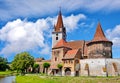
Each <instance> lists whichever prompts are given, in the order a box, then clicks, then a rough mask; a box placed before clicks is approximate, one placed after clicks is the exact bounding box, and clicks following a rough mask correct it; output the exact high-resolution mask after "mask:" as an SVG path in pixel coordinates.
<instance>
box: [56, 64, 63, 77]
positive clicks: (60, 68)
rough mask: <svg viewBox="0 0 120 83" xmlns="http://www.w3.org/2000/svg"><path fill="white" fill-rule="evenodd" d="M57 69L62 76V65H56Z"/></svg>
mask: <svg viewBox="0 0 120 83" xmlns="http://www.w3.org/2000/svg"><path fill="white" fill-rule="evenodd" d="M57 67H58V69H59V70H60V73H61V75H62V67H63V65H62V64H58V65H57Z"/></svg>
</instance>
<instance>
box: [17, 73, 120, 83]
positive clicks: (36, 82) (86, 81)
mask: <svg viewBox="0 0 120 83" xmlns="http://www.w3.org/2000/svg"><path fill="white" fill-rule="evenodd" d="M16 82H17V83H120V77H108V78H107V77H56V76H40V75H28V76H17V77H16Z"/></svg>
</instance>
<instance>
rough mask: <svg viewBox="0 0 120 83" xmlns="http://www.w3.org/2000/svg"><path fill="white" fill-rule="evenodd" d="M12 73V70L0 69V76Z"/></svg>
mask: <svg viewBox="0 0 120 83" xmlns="http://www.w3.org/2000/svg"><path fill="white" fill-rule="evenodd" d="M12 73H13V72H12V71H0V76H3V75H11V74H12Z"/></svg>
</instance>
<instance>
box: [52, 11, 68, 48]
mask: <svg viewBox="0 0 120 83" xmlns="http://www.w3.org/2000/svg"><path fill="white" fill-rule="evenodd" d="M61 39H64V40H66V29H65V27H64V24H63V20H62V13H61V10H60V11H59V14H58V19H57V23H56V25H55V26H54V29H53V32H52V48H53V47H54V46H55V45H56V44H57V42H58V41H59V40H61Z"/></svg>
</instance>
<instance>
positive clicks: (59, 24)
mask: <svg viewBox="0 0 120 83" xmlns="http://www.w3.org/2000/svg"><path fill="white" fill-rule="evenodd" d="M63 27H64V25H63V20H62V13H61V11H60V12H59V15H58V20H57V24H56V25H55V27H54V28H55V31H56V32H59V31H60V28H63Z"/></svg>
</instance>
